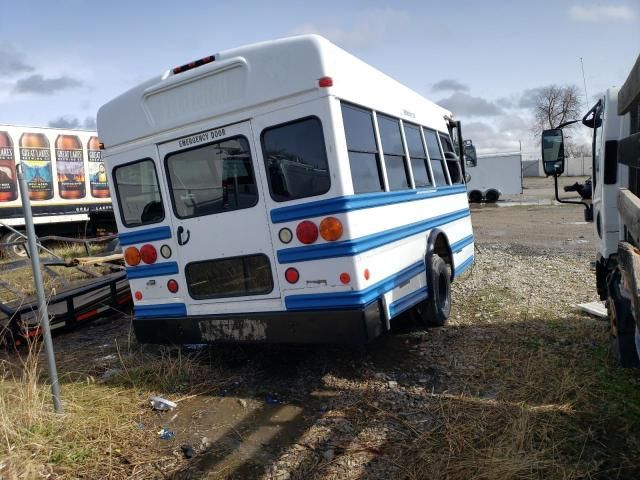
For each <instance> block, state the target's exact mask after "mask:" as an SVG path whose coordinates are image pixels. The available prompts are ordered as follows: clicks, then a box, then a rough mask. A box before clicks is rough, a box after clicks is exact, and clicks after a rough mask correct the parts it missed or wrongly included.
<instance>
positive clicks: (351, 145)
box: [342, 103, 384, 193]
mask: <svg viewBox="0 0 640 480" xmlns="http://www.w3.org/2000/svg"><path fill="white" fill-rule="evenodd" d="M342 121H343V123H344V133H345V136H346V138H347V150H348V153H349V165H350V166H351V181H352V182H353V192H354V193H366V192H382V191H384V181H383V179H382V171H381V169H380V165H379V163H378V153H379V152H378V147H377V145H376V136H375V131H374V129H373V115H372V113H371V110H365V109H363V108H359V107H354V106H352V105H348V104H346V103H342Z"/></svg>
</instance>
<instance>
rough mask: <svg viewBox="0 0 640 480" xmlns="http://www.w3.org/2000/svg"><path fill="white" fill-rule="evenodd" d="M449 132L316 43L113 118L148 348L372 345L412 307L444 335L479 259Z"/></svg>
mask: <svg viewBox="0 0 640 480" xmlns="http://www.w3.org/2000/svg"><path fill="white" fill-rule="evenodd" d="M451 118H452V115H451V113H450V112H448V111H446V110H444V109H443V108H441V107H439V106H437V105H435V104H434V103H432V102H430V101H428V100H426V99H424V98H423V97H421V96H420V95H418V94H416V93H415V92H413V91H412V90H410V89H408V88H407V87H405V86H403V85H401V84H400V83H398V82H396V81H395V80H393V79H391V78H390V77H388V76H386V75H384V74H383V73H381V72H379V71H378V70H376V69H374V68H372V67H371V66H369V65H367V64H366V63H364V62H362V61H360V60H358V59H357V58H355V57H353V56H352V55H350V54H348V53H347V52H345V51H344V50H341V49H340V48H338V47H336V46H335V45H333V44H332V43H330V42H329V41H327V40H326V39H324V38H322V37H319V36H315V35H305V36H299V37H293V38H286V39H282V40H275V41H269V42H264V43H258V44H254V45H250V46H246V47H240V48H237V49H233V50H228V51H224V52H221V53H218V54H216V55H214V56H210V57H206V58H203V59H201V60H198V61H196V62H192V63H189V64H186V65H183V66H180V67H176V68H174V69H172V70H169V71H167V72H166V73H164V74H163V75H161V76H159V77H156V78H153V79H151V80H149V81H147V82H145V83H143V84H142V85H139V86H137V87H134V88H133V89H131V90H129V91H128V92H126V93H124V94H123V95H121V96H120V97H118V98H116V99H114V100H113V101H111V102H109V103H107V104H106V105H104V106H103V107H102V108H101V109H100V111H99V112H98V131H99V134H100V138H101V139H102V141H103V142H104V145H105V151H104V157H105V159H106V162H107V166H108V171H109V181H110V182H111V184H112V185H113V186H114V197H115V198H114V199H113V202H114V208H115V210H116V211H117V215H116V217H117V221H118V229H119V232H120V242H121V244H122V246H123V248H124V249H125V261H126V263H127V273H128V276H129V281H130V284H131V289H132V292H133V296H134V305H135V314H134V327H135V331H136V335H137V337H138V339H139V341H141V342H151V343H204V342H229V341H246V342H262V341H269V342H280V343H317V342H367V341H369V340H371V339H373V338H375V337H376V336H377V335H379V334H381V333H382V332H384V331H386V330H388V329H389V328H390V323H391V321H392V320H393V318H394V317H395V316H397V315H398V314H400V313H401V312H403V311H405V310H407V309H409V308H412V307H416V310H417V311H418V313H419V315H420V317H421V318H422V319H424V321H425V322H426V323H430V324H435V325H442V324H443V323H444V322H445V321H446V319H447V317H448V315H449V311H450V308H451V293H450V282H451V281H452V280H453V279H454V278H456V277H458V276H459V275H460V274H461V273H462V272H464V271H465V270H466V269H467V268H469V267H470V266H471V264H472V262H473V253H474V246H473V232H472V229H471V220H470V216H469V206H468V203H467V194H466V188H465V185H464V170H463V167H462V166H461V165H460V162H459V160H458V157H457V156H456V154H455V153H454V152H455V149H456V148H461V147H462V145H461V140H459V142H458V139H461V135H460V131H459V128H460V127H459V122H454V121H453V120H452V119H451ZM451 135H454V138H456V141H455V147H456V148H454V140H452V137H451ZM458 143H460V145H458ZM459 151H461V150H459Z"/></svg>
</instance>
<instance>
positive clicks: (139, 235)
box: [118, 226, 171, 245]
mask: <svg viewBox="0 0 640 480" xmlns="http://www.w3.org/2000/svg"><path fill="white" fill-rule="evenodd" d="M118 238H119V239H120V245H132V244H134V243H142V242H152V241H154V240H164V239H165V238H171V229H170V228H169V227H167V226H164V227H155V228H147V229H146V230H138V231H136V232H124V233H121V234H119V235H118Z"/></svg>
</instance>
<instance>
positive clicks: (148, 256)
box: [140, 243, 158, 265]
mask: <svg viewBox="0 0 640 480" xmlns="http://www.w3.org/2000/svg"><path fill="white" fill-rule="evenodd" d="M140 258H142V261H143V262H144V263H146V264H149V265H150V264H152V263H155V262H156V260H157V259H158V251H157V250H156V247H154V246H153V245H150V244H148V243H147V244H146V245H143V246H142V248H141V249H140Z"/></svg>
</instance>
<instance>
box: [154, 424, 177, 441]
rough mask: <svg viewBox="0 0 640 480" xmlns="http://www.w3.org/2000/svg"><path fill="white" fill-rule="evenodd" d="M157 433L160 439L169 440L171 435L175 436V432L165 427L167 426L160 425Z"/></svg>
mask: <svg viewBox="0 0 640 480" xmlns="http://www.w3.org/2000/svg"><path fill="white" fill-rule="evenodd" d="M158 435H159V436H160V438H161V439H162V440H171V439H172V438H173V437H175V436H176V434H175V432H172V431H171V430H169V429H167V427H162V428H161V429H160V431H159V432H158Z"/></svg>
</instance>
